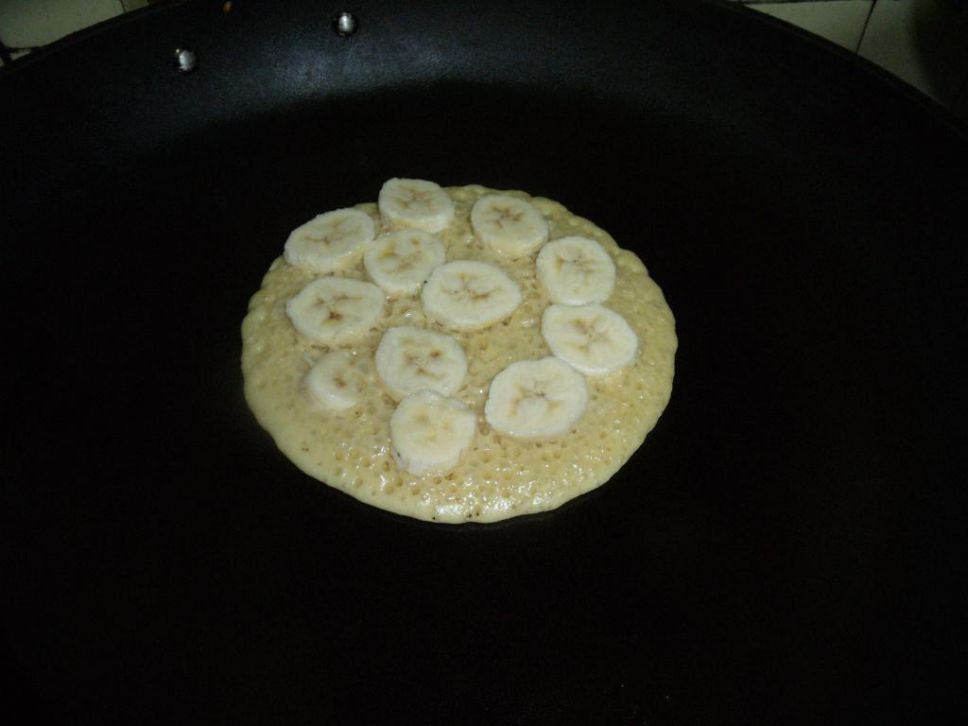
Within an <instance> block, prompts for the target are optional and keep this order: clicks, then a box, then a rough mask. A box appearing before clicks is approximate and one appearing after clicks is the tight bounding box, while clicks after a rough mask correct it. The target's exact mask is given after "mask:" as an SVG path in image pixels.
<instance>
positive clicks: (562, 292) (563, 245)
mask: <svg viewBox="0 0 968 726" xmlns="http://www.w3.org/2000/svg"><path fill="white" fill-rule="evenodd" d="M535 267H536V271H537V275H538V281H539V282H540V283H541V284H542V285H543V286H544V289H545V290H547V291H548V296H549V297H550V298H551V301H552V302H555V303H564V304H565V305H585V304H587V303H600V302H605V300H607V299H608V296H609V295H611V294H612V288H614V287H615V263H614V262H612V258H611V257H610V256H609V254H608V252H606V251H605V250H604V248H603V247H602V246H601V245H600V244H598V242H596V241H595V240H593V239H588V238H587V237H562V238H561V239H556V240H554V241H552V242H549V243H548V244H546V245H545V246H544V247H542V248H541V252H539V253H538V260H537V262H536V263H535Z"/></svg>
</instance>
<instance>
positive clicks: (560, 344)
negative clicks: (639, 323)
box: [541, 304, 639, 376]
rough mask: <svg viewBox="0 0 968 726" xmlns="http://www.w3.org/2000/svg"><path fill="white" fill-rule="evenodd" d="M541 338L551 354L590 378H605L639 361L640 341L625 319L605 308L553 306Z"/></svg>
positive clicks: (542, 324) (545, 312)
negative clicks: (636, 359)
mask: <svg viewBox="0 0 968 726" xmlns="http://www.w3.org/2000/svg"><path fill="white" fill-rule="evenodd" d="M541 335H543V336H544V339H545V342H546V343H547V344H548V347H549V348H551V352H552V353H554V354H555V355H556V356H558V357H559V358H561V359H562V360H563V361H565V362H566V363H570V364H571V365H572V366H573V367H574V368H576V369H578V370H579V371H581V372H582V373H584V374H585V375H587V376H601V375H605V374H606V373H611V372H612V371H616V370H618V369H619V368H622V367H623V366H627V365H628V364H629V363H631V362H632V361H633V360H635V353H636V351H637V350H638V345H639V341H638V338H637V337H636V335H635V331H634V330H632V328H631V327H629V324H628V323H627V322H625V318H623V317H622V316H621V315H619V314H618V313H616V312H615V311H613V310H609V309H608V308H606V307H602V306H601V305H596V304H591V305H580V306H577V307H572V306H570V305H549V306H548V308H547V309H546V310H545V311H544V315H543V316H542V317H541Z"/></svg>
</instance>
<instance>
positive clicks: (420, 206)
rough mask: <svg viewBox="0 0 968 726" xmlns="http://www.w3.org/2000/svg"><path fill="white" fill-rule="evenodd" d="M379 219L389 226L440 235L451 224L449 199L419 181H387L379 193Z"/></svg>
mask: <svg viewBox="0 0 968 726" xmlns="http://www.w3.org/2000/svg"><path fill="white" fill-rule="evenodd" d="M378 206H379V208H380V216H381V217H383V219H384V220H385V221H387V222H389V223H391V224H393V225H396V226H400V227H416V228H417V229H422V230H424V231H426V232H440V231H441V230H443V229H444V228H446V227H447V226H448V225H450V223H451V222H453V221H454V202H453V200H452V199H451V198H450V195H449V194H448V193H447V192H445V191H444V190H443V189H441V188H440V185H438V184H434V183H433V182H430V181H424V180H423V179H390V180H389V181H388V182H386V183H385V184H384V185H383V188H382V189H380V197H379V201H378Z"/></svg>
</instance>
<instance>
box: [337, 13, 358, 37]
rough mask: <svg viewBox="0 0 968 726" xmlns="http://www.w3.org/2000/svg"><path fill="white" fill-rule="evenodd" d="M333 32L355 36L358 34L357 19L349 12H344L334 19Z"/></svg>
mask: <svg viewBox="0 0 968 726" xmlns="http://www.w3.org/2000/svg"><path fill="white" fill-rule="evenodd" d="M333 30H335V31H336V33H337V34H338V35H344V36H345V35H353V33H355V32H356V17H355V16H354V15H353V13H351V12H349V11H348V10H344V11H343V12H341V13H339V14H338V15H337V16H336V17H335V18H333Z"/></svg>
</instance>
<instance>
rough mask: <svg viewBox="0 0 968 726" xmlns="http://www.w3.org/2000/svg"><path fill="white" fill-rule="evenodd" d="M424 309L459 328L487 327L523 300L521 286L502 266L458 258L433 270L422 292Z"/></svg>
mask: <svg viewBox="0 0 968 726" xmlns="http://www.w3.org/2000/svg"><path fill="white" fill-rule="evenodd" d="M420 298H421V300H422V301H423V307H424V312H426V313H427V314H428V315H429V316H430V317H432V318H433V319H434V320H437V321H438V322H440V323H443V324H444V325H447V326H449V327H451V328H457V329H458V330H474V329H478V328H486V327H487V326H488V325H493V324H494V323H496V322H498V321H500V320H503V319H504V318H506V317H507V316H508V315H510V314H511V313H513V312H514V310H515V308H517V306H518V305H520V304H521V289H520V288H519V287H518V286H517V283H515V282H514V280H512V279H511V278H510V277H508V276H507V275H506V274H505V273H504V272H503V271H501V269H500V268H498V267H495V266H494V265H489V264H487V263H486V262H475V261H473V260H455V261H454V262H448V263H447V264H445V265H441V266H440V267H438V268H437V269H436V270H434V271H433V272H432V273H431V274H430V279H429V280H427V284H426V285H424V288H423V292H422V293H421V296H420Z"/></svg>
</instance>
